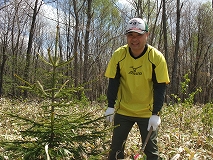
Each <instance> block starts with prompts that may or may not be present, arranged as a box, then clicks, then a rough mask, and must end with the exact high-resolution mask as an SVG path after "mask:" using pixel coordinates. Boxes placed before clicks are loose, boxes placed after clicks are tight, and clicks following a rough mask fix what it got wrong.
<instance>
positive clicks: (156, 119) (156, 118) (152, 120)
mask: <svg viewBox="0 0 213 160" xmlns="http://www.w3.org/2000/svg"><path fill="white" fill-rule="evenodd" d="M160 123H161V119H160V117H159V116H157V115H152V116H151V117H150V118H149V124H148V128H147V130H148V131H149V130H150V127H151V126H152V127H153V131H155V130H156V129H157V128H158V126H159V125H160Z"/></svg>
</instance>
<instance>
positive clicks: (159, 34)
mask: <svg viewBox="0 0 213 160" xmlns="http://www.w3.org/2000/svg"><path fill="white" fill-rule="evenodd" d="M212 6H213V2H210V1H194V0H192V1H189V0H176V1H174V0H137V1H136V0H126V1H125V3H124V1H123V0H122V1H121V0H120V1H115V0H114V1H113V0H80V1H79V0H44V1H41V0H0V96H1V97H2V98H1V104H0V107H1V123H0V127H1V135H2V137H4V138H2V137H1V140H2V139H4V140H5V139H7V140H8V139H9V140H11V139H12V140H14V139H19V138H20V136H19V135H20V132H19V131H20V130H24V132H21V133H24V135H22V137H26V139H25V140H27V141H25V142H24V143H27V145H26V144H25V145H23V146H22V147H23V148H22V150H20V146H19V145H18V148H16V147H17V146H16V147H14V146H13V147H11V148H12V149H15V151H14V152H12V153H13V154H16V155H15V157H17V156H18V155H19V154H20V155H19V156H20V157H23V154H25V153H27V155H26V157H28V158H29V156H31V155H34V156H35V157H37V158H32V157H31V159H39V158H38V157H41V155H42V156H44V155H45V153H43V152H44V151H43V149H42V147H43V145H45V144H43V145H41V146H40V144H39V142H40V141H38V144H37V146H36V147H35V146H33V147H34V148H39V149H40V150H39V151H42V153H39V154H38V153H37V151H36V152H35V153H33V154H32V148H31V147H32V146H31V145H32V144H28V141H29V136H34V138H32V139H30V140H32V141H34V140H35V139H42V140H44V139H45V140H46V136H47V135H48V136H50V137H49V140H48V144H50V145H49V146H50V148H51V146H54V145H56V144H57V145H58V142H60V144H63V146H64V144H66V143H67V141H70V139H69V140H67V139H66V137H63V136H62V135H60V136H62V137H63V138H61V139H58V138H59V137H60V136H55V134H56V132H59V133H60V134H63V135H67V134H68V135H69V134H71V133H66V130H74V129H76V130H74V132H73V133H72V134H77V135H79V133H82V132H83V131H84V130H85V131H86V133H87V132H91V128H92V129H94V130H95V131H97V132H98V129H97V124H93V122H97V123H98V125H100V124H102V123H99V118H97V119H96V120H91V121H90V122H91V123H92V125H94V126H93V127H89V125H88V121H86V119H87V118H91V117H92V116H89V115H90V114H85V115H82V117H86V118H85V119H84V120H85V121H86V122H85V124H84V125H83V126H81V127H82V128H81V127H79V126H78V127H79V128H78V127H76V126H75V125H74V124H73V123H71V122H76V120H73V119H72V118H73V117H76V115H73V114H70V115H69V116H68V115H66V114H67V113H64V112H66V111H68V109H65V110H62V108H63V107H65V106H68V105H71V106H72V105H73V103H74V104H75V103H76V101H75V100H80V102H81V103H82V104H81V105H80V106H81V107H79V106H78V105H79V104H78V105H77V107H76V106H75V107H72V111H73V110H74V111H78V112H77V114H79V115H81V114H84V113H86V112H87V111H90V109H91V113H93V114H94V113H95V114H97V115H98V116H101V115H103V111H104V107H105V106H106V104H104V103H105V102H106V92H107V85H108V80H107V79H106V78H105V77H104V72H105V69H106V66H107V63H108V62H109V59H110V57H111V55H112V53H113V51H115V50H116V49H117V48H118V47H119V46H121V45H124V44H126V40H125V35H124V32H125V28H126V23H127V22H128V21H129V20H130V19H131V18H133V17H141V18H143V19H146V21H147V22H148V25H149V32H150V36H149V39H148V43H149V44H150V45H153V46H155V47H156V48H158V49H159V50H160V51H161V52H162V53H163V54H164V56H165V58H166V60H167V63H168V68H169V75H170V79H171V82H170V84H168V87H167V91H166V97H165V102H166V104H167V105H168V106H169V105H170V104H172V107H171V108H166V110H164V111H163V114H162V119H164V120H163V121H164V122H166V124H165V123H164V124H165V125H162V127H161V131H168V133H169V134H168V135H167V134H165V132H164V135H163V138H164V139H163V140H164V141H163V142H164V144H163V145H162V146H161V148H162V150H161V154H162V155H163V156H165V157H166V158H167V159H170V158H172V157H173V156H174V157H175V156H176V157H177V156H178V154H179V153H181V154H183V155H182V159H185V158H186V157H187V158H188V157H189V159H190V157H191V159H192V158H193V157H195V151H194V150H196V152H197V153H200V152H201V154H200V155H199V156H200V157H203V158H201V159H205V157H211V158H212V157H213V155H212V151H213V146H212V136H211V135H212V134H211V133H212V132H213V131H212V123H213V118H212V113H213V111H212V98H213V97H212V96H213V94H212V92H213V90H212V87H213V84H212V80H213V65H212V62H213V56H212V54H211V53H212V52H213V43H212V42H213V31H212V28H213V9H212ZM61 64H63V65H61ZM56 68H57V76H56V74H55V73H56ZM20 86H27V87H21V88H20ZM60 86H62V87H61V88H60ZM65 86H66V87H65ZM57 87H59V88H60V89H59V91H58V92H56V88H57ZM49 88H50V89H49ZM63 88H66V89H67V90H68V91H66V92H65V91H63ZM32 90H34V92H31V91H32ZM60 91H62V93H60V94H59V92H60ZM47 92H50V94H47ZM38 93H39V94H38ZM4 98H9V100H8V99H7V100H6V101H5V99H4ZM17 99H18V100H21V103H20V101H16V100H17ZM26 99H28V101H26ZM32 99H33V101H31V100H32ZM10 100H11V101H10ZM34 100H36V102H35V101H34ZM46 100H48V102H47V103H48V105H49V106H50V108H51V111H50V112H48V113H51V114H47V112H46V109H48V107H47V106H48V105H47V104H43V103H46ZM49 100H50V101H49ZM85 100H86V102H85ZM65 101H66V103H65ZM31 102H32V103H31ZM56 102H57V104H56ZM88 102H90V103H89V104H88ZM94 102H98V103H99V102H101V106H102V107H101V109H100V108H99V107H96V109H97V108H99V109H98V112H97V110H96V109H95V111H94V108H93V107H92V106H95V104H94ZM29 103H30V104H29ZM38 103H39V107H38ZM40 103H41V104H40ZM76 104H77V103H76ZM40 105H41V106H42V107H41V106H40ZM96 105H97V104H96ZM103 105H105V106H104V107H103ZM192 105H194V106H195V108H191V106H192ZM32 106H33V107H32ZM62 106H63V107H62ZM82 106H84V107H85V108H84V107H82ZM86 106H89V108H90V109H88V107H86ZM189 106H190V107H189ZM28 107H29V108H28ZM40 107H41V108H43V109H44V108H45V109H44V111H45V113H42V114H41V113H40V112H41V110H40ZM57 107H59V108H61V110H60V109H59V110H57V111H59V113H60V114H63V116H64V118H62V117H63V116H61V117H60V116H59V120H57V118H58V117H57V116H58V115H55V111H56V110H54V109H55V108H57ZM28 109H29V110H28ZM63 109H64V108H63ZM100 110H101V111H100ZM74 111H73V112H74ZM8 112H9V113H8ZM98 113H99V114H100V115H99V114H98ZM7 116H10V119H8V117H7ZM23 116H24V117H25V118H23ZM40 116H41V117H40ZM87 116H89V117H87ZM93 116H94V115H93ZM164 116H165V117H164ZM11 117H13V118H14V117H15V118H18V119H19V120H20V119H22V120H24V121H26V122H27V125H29V124H30V123H31V125H32V126H34V127H35V126H36V128H34V127H32V128H33V129H35V130H33V131H32V130H31V129H32V128H31V127H30V128H29V126H31V125H29V126H28V127H26V126H25V127H23V126H22V125H23V123H22V125H19V123H20V122H19V121H17V120H16V121H15V122H14V119H13V120H11ZM82 117H81V118H82ZM48 118H49V119H50V122H51V123H49V121H48V120H47V119H48ZM60 118H62V119H60ZM54 119H56V120H55V121H54ZM38 121H39V122H41V123H43V122H44V123H45V125H44V126H46V125H47V124H48V126H50V127H47V128H45V127H44V126H42V125H41V124H40V123H38ZM70 121H71V122H70ZM82 121H83V120H82V119H81V121H80V122H79V124H80V125H82ZM13 122H14V123H13ZM53 122H55V123H53ZM60 122H61V123H63V124H61V123H60ZM167 122H170V123H169V124H167ZM162 123H163V122H162ZM176 123H177V124H176ZM24 124H25V123H24ZM70 124H73V125H70ZM37 125H38V126H39V127H40V126H42V127H44V128H42V127H41V128H39V127H38V126H37ZM87 125H88V126H87ZM4 126H6V129H4V128H5V127H4ZM61 126H63V127H65V128H60V127H61ZM101 126H102V125H100V126H99V129H100V128H102V127H101ZM37 127H38V128H39V129H38V128H37ZM66 127H68V128H66ZM87 127H88V129H89V131H87V130H86V129H87ZM26 128H28V129H27V133H26ZM73 128H74V129H73ZM103 128H104V127H103ZM44 129H47V131H46V132H45V133H47V135H44V137H42V135H40V134H39V135H38V134H37V133H38V131H39V133H43V132H44ZM49 129H50V130H49ZM57 129H58V130H57ZM78 129H81V130H78ZM190 129H191V130H190ZM29 130H30V131H29ZM105 131H108V130H106V129H105V128H104V129H103V130H102V131H100V133H101V134H102V133H105ZM182 132H183V133H184V134H183V135H181V133H182ZM192 133H193V134H192ZM57 134H58V133H57ZM57 134H56V135H57ZM96 134H97V133H96ZM108 134H109V133H108ZM187 134H189V136H188V137H186V135H187ZM6 135H7V136H6ZM8 135H10V136H12V135H13V136H12V137H13V138H8ZM80 135H81V134H80ZM83 135H84V134H83ZM39 136H40V137H39ZM48 136H47V137H48ZM81 136H82V135H81ZM84 136H85V135H84ZM93 136H94V135H93ZM93 136H91V135H89V136H85V137H84V140H86V141H87V140H88V141H89V140H91V137H93ZM95 136H97V135H95ZM101 136H103V135H101ZM5 137H6V138H5ZM97 137H98V138H99V136H97ZM97 137H96V138H97ZM103 137H104V136H103ZM168 137H169V138H168ZM78 138H79V137H78ZM81 138H82V137H80V138H79V139H77V138H76V135H75V136H74V138H73V140H74V141H75V140H76V141H77V143H78V144H79V143H80V140H81ZM93 138H94V137H93ZM96 138H94V139H95V140H97V139H96ZM170 138H174V139H175V140H177V142H176V143H172V140H170ZM174 139H173V140H174ZM186 139H187V143H185V140H186ZM32 141H30V142H32ZM103 141H104V142H106V141H105V140H103ZM133 141H134V140H133ZM42 142H43V141H42ZM45 142H46V141H45ZM55 142H57V143H55ZM182 142H184V143H185V144H184V145H187V147H188V146H189V144H190V145H193V146H192V148H193V149H194V150H193V151H191V150H190V149H188V148H184V149H180V148H178V146H180V144H181V143H182ZM21 143H23V142H21ZM83 143H84V145H82V146H80V149H79V148H78V147H79V146H77V148H78V149H79V150H80V151H79V150H78V149H76V148H75V147H76V143H75V144H74V145H73V144H72V145H71V144H67V146H69V147H70V146H72V147H70V148H72V149H73V150H72V153H73V154H75V157H78V158H79V157H81V158H82V157H84V156H85V155H82V154H81V151H82V148H81V147H83V146H84V147H85V146H86V147H85V148H86V149H85V150H88V147H87V144H86V145H85V142H83ZM88 143H89V142H88ZM92 143H94V142H92ZM108 143H109V142H107V144H108ZM1 144H2V142H1ZM98 144H99V145H100V143H98ZM4 145H5V144H4ZM28 145H29V146H28ZM96 145H97V141H96ZM104 145H106V143H104ZM46 146H48V145H47V144H46V145H45V147H46ZM65 146H66V145H65ZM73 146H74V147H73ZM91 146H92V145H91ZM91 146H90V147H91ZM200 146H201V148H200ZM7 147H8V146H7ZM7 147H5V148H0V151H2V152H0V153H2V154H1V156H3V157H4V156H5V155H7V156H8V155H10V152H5V149H6V148H7ZM8 148H10V147H8ZM11 148H10V149H11ZM26 148H28V152H26ZM59 148H60V147H59ZM70 148H69V151H70V152H71V149H70ZM97 148H98V147H93V149H94V150H95V149H97ZM198 149H200V150H199V151H198ZM201 149H202V150H201ZM89 150H91V149H89ZM103 150H106V148H104V147H103V146H102V150H99V151H97V152H92V153H90V155H97V153H100V152H103ZM180 150H181V151H180ZM182 150H184V152H187V153H186V155H185V153H184V152H182ZM16 151H17V153H16ZM39 151H38V152H39ZM53 151H55V148H54V147H53ZM65 151H66V150H65ZM176 153H178V154H176ZM79 154H80V155H79ZM50 155H51V156H53V157H54V156H56V155H54V153H53V152H52V153H51V154H50ZM127 155H128V154H127ZM13 156H14V155H13ZM57 156H59V157H60V156H61V155H57ZM66 156H67V155H66ZM66 156H65V157H66ZM72 156H73V155H68V157H72ZM180 156H181V155H179V157H180ZM88 157H89V154H88ZM183 157H184V158H183ZM28 158H25V159H28ZM78 158H77V159H78ZM41 159H42V158H41ZM82 159H83V158H82ZM84 159H87V158H84ZM176 159H178V158H176ZM206 159H208V158H206Z"/></svg>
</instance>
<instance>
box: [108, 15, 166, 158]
mask: <svg viewBox="0 0 213 160" xmlns="http://www.w3.org/2000/svg"><path fill="white" fill-rule="evenodd" d="M125 34H126V37H127V45H124V46H121V47H120V48H118V49H117V50H116V51H115V52H114V54H113V55H112V57H111V59H110V62H109V64H108V67H107V69H106V73H105V76H106V77H108V78H109V86H108V92H107V99H108V108H107V110H106V112H105V116H106V117H107V120H108V121H110V122H112V120H114V125H115V126H117V127H115V128H114V130H113V136H112V144H111V149H110V153H109V157H108V159H109V160H116V159H123V158H124V145H125V141H126V139H127V136H128V134H129V132H130V130H131V128H132V127H133V125H134V124H135V123H137V125H138V127H139V130H140V134H141V137H142V143H143V142H144V141H145V138H146V136H147V134H148V131H149V129H150V127H151V126H152V127H153V132H152V134H151V136H150V139H149V141H148V143H147V145H146V148H145V150H144V153H145V154H146V156H147V160H157V159H158V158H159V156H158V147H157V139H156V138H157V128H158V126H159V124H160V122H161V119H160V117H159V111H160V110H161V108H162V106H163V101H164V94H165V89H166V84H168V83H169V81H170V80H169V76H168V69H167V64H166V61H165V58H164V56H163V54H162V53H161V52H160V51H158V50H157V49H156V48H154V47H152V46H150V45H148V44H147V39H148V35H149V32H148V25H147V24H146V22H145V21H143V20H142V19H140V18H133V19H131V20H130V21H129V22H128V25H127V28H126V33H125Z"/></svg>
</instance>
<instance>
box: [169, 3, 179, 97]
mask: <svg viewBox="0 0 213 160" xmlns="http://www.w3.org/2000/svg"><path fill="white" fill-rule="evenodd" d="M180 12H181V7H180V0H177V23H176V42H175V51H174V55H173V59H174V62H173V67H172V87H171V90H172V91H173V93H174V94H178V85H177V84H178V67H177V66H178V53H179V46H180V44H179V43H180V42H179V41H180V32H181V31H180Z"/></svg>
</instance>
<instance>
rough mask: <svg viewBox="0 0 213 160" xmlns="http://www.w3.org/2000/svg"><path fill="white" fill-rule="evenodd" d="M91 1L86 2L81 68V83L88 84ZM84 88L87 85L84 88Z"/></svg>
mask: <svg viewBox="0 0 213 160" xmlns="http://www.w3.org/2000/svg"><path fill="white" fill-rule="evenodd" d="M91 9H92V0H87V24H86V33H85V40H84V41H85V42H84V43H85V48H84V68H83V83H86V82H88V78H89V77H88V75H89V73H88V72H89V68H88V66H89V64H88V55H89V34H90V25H91V19H92V15H93V13H92V11H91ZM85 87H86V88H87V87H88V85H86V86H85Z"/></svg>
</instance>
